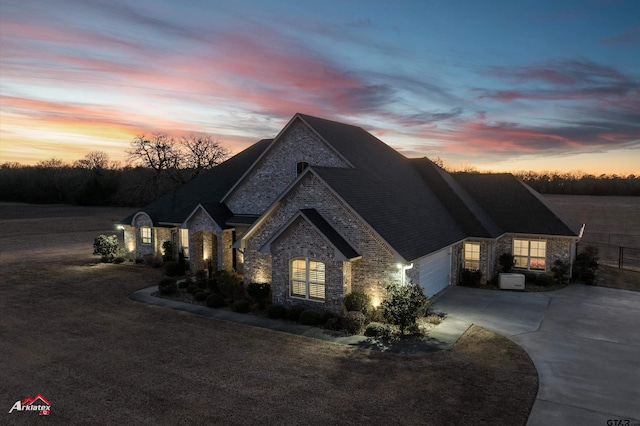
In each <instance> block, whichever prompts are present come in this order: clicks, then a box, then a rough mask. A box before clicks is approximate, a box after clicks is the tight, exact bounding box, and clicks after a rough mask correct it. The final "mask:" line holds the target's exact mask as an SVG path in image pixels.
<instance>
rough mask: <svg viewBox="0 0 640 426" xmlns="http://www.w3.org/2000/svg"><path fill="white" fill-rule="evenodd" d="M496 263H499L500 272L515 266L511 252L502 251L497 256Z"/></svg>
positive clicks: (509, 270) (507, 270) (506, 271)
mask: <svg viewBox="0 0 640 426" xmlns="http://www.w3.org/2000/svg"><path fill="white" fill-rule="evenodd" d="M498 264H499V265H500V272H505V273H508V272H511V270H512V269H513V267H514V266H515V264H516V262H515V258H514V257H513V255H512V254H511V253H502V254H501V255H500V257H499V258H498Z"/></svg>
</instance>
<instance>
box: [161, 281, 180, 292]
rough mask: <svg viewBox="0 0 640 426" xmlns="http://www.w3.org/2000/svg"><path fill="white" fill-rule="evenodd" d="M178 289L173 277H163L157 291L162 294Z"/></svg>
mask: <svg viewBox="0 0 640 426" xmlns="http://www.w3.org/2000/svg"><path fill="white" fill-rule="evenodd" d="M177 291H178V284H176V280H175V279H173V278H163V279H162V280H161V281H160V283H159V284H158V292H159V293H160V294H163V295H170V294H174V293H176V292H177Z"/></svg>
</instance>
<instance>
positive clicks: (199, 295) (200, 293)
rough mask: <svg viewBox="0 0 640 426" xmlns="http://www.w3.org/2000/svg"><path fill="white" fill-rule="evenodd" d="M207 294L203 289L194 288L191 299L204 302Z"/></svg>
mask: <svg viewBox="0 0 640 426" xmlns="http://www.w3.org/2000/svg"><path fill="white" fill-rule="evenodd" d="M207 296H209V293H207V292H206V291H204V290H196V291H194V292H193V299H194V300H195V301H196V302H204V301H205V300H206V299H207Z"/></svg>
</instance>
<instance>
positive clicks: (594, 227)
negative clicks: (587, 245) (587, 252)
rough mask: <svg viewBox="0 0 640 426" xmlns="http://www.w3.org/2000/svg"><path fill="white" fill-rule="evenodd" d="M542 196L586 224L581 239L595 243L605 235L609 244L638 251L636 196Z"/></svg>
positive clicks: (639, 201)
mask: <svg viewBox="0 0 640 426" xmlns="http://www.w3.org/2000/svg"><path fill="white" fill-rule="evenodd" d="M545 197H546V198H547V199H548V200H550V201H551V202H552V203H554V204H555V205H557V206H558V207H560V208H561V209H562V210H563V211H564V212H565V213H566V214H567V215H569V216H571V217H572V218H574V219H575V220H576V221H578V222H580V223H586V224H587V227H586V228H585V235H584V237H585V239H594V240H598V238H601V237H602V235H607V236H608V237H609V236H610V237H611V244H615V245H624V246H631V247H639V248H640V197H605V196H592V195H545ZM598 241H599V240H598Z"/></svg>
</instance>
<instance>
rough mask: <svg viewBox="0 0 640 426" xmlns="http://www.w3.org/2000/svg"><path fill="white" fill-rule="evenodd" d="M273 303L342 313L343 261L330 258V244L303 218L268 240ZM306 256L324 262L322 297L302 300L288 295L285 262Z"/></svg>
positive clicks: (287, 275) (332, 256) (331, 254)
mask: <svg viewBox="0 0 640 426" xmlns="http://www.w3.org/2000/svg"><path fill="white" fill-rule="evenodd" d="M271 251H272V256H273V274H272V284H271V285H272V292H273V303H278V304H282V305H285V306H288V305H302V306H306V307H309V308H312V309H321V310H327V311H330V312H333V313H335V314H337V315H342V297H343V296H344V293H345V286H344V281H343V270H342V265H343V262H342V261H339V260H334V250H333V247H332V246H331V245H330V244H329V243H328V242H327V241H325V239H324V238H323V237H322V236H321V235H320V234H318V233H317V232H316V231H315V229H314V228H313V227H312V226H311V225H310V224H309V223H307V221H306V220H304V219H301V218H300V219H298V220H297V221H296V222H295V223H294V224H292V225H291V226H290V227H289V229H288V230H287V231H285V232H284V233H283V234H282V235H280V236H279V237H278V238H277V239H276V240H275V241H274V242H273V243H272V244H271ZM297 257H308V258H310V259H314V260H318V261H320V262H323V263H324V264H325V300H324V302H320V301H315V300H305V299H301V298H295V297H292V296H291V295H290V287H289V280H290V275H289V262H290V260H291V259H293V258H297Z"/></svg>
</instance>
